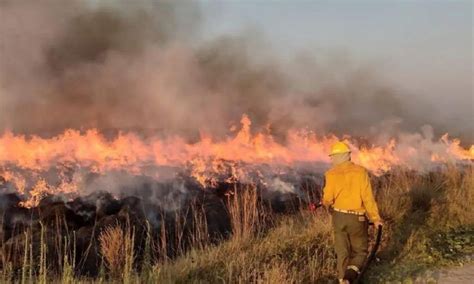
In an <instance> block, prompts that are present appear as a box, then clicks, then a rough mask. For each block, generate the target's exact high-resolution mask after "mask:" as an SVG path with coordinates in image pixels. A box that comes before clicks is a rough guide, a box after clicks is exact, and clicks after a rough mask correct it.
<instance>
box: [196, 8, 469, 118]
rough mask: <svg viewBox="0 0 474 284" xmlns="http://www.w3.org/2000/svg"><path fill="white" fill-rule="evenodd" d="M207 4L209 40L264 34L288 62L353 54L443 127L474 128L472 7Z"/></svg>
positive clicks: (206, 17)
mask: <svg viewBox="0 0 474 284" xmlns="http://www.w3.org/2000/svg"><path fill="white" fill-rule="evenodd" d="M202 2H203V4H202V11H203V13H204V17H203V18H204V21H205V24H204V30H205V31H206V33H207V34H208V35H216V34H229V33H237V32H239V31H242V30H259V31H261V32H262V33H263V35H264V36H265V39H266V40H267V41H269V42H270V43H271V45H272V49H273V50H274V51H276V52H278V53H281V54H282V55H284V56H287V55H292V54H294V53H295V52H298V51H301V50H304V51H306V52H310V53H314V54H318V53H321V52H327V51H330V50H333V51H338V52H343V53H347V54H348V55H349V56H350V57H351V58H353V59H354V60H356V61H360V62H365V63H366V64H372V65H375V66H378V67H377V68H378V70H377V71H378V72H380V74H379V75H380V76H382V77H383V78H384V79H386V80H388V81H389V82H391V83H393V85H394V87H395V88H398V89H399V90H400V93H401V94H403V95H406V96H411V95H414V94H416V95H417V97H420V96H426V98H427V99H428V101H429V102H430V103H431V104H432V105H433V107H435V108H436V109H438V110H440V111H441V112H440V113H436V115H437V116H439V118H440V119H448V120H457V121H459V123H462V124H465V123H474V122H473V121H474V120H473V115H472V112H474V109H473V100H474V98H473V78H474V75H473V67H472V66H473V45H472V43H473V30H472V27H473V20H472V14H473V4H472V1H355V0H354V1H256V0H254V1H225V2H223V1H202ZM445 107H450V108H451V109H452V108H456V109H458V110H459V111H458V112H457V113H456V116H454V115H452V114H446V115H445V114H443V113H442V109H443V108H445Z"/></svg>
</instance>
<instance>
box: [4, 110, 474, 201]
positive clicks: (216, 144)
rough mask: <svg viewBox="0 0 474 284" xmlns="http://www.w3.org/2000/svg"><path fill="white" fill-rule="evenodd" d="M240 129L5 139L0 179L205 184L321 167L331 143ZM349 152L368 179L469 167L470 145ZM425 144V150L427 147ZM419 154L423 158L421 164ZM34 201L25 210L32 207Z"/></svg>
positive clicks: (63, 188)
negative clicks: (227, 176)
mask: <svg viewBox="0 0 474 284" xmlns="http://www.w3.org/2000/svg"><path fill="white" fill-rule="evenodd" d="M241 125H242V126H241V129H240V131H239V132H238V133H237V134H236V135H235V136H234V137H228V138H227V139H225V140H223V141H214V140H213V138H212V137H210V136H204V135H203V136H202V137H201V140H200V141H199V142H197V143H192V144H191V143H187V142H186V141H185V140H184V139H183V138H181V137H168V138H165V139H161V138H148V139H143V138H140V137H139V136H138V135H136V134H134V133H120V134H119V135H118V136H117V137H116V138H115V139H113V140H107V139H106V138H105V137H104V136H103V135H101V134H100V133H99V131H97V130H95V129H92V130H88V131H86V132H85V133H81V132H79V131H77V130H66V131H65V132H64V133H63V134H61V135H59V136H56V137H53V138H48V139H47V138H41V137H38V136H32V137H30V138H27V137H25V136H23V135H14V134H12V133H11V132H6V133H4V134H3V135H2V136H1V137H0V175H1V176H3V177H4V178H5V179H6V180H10V181H15V184H16V186H17V188H18V191H19V192H20V193H24V190H25V182H24V181H22V178H21V176H18V174H15V173H13V172H12V171H8V170H7V169H8V168H11V167H15V168H20V169H24V170H30V171H42V170H45V169H48V168H50V167H57V166H58V165H64V164H70V165H75V166H78V167H87V168H90V169H91V170H92V171H95V172H98V173H101V172H105V171H108V170H125V171H128V172H130V173H132V174H140V173H141V172H142V169H143V168H144V167H146V166H184V165H186V164H187V165H190V167H191V169H192V170H191V174H192V176H194V177H195V178H196V180H197V181H198V182H200V183H201V184H203V185H204V184H206V182H207V183H209V182H210V183H211V184H212V181H210V179H209V174H208V173H209V172H219V171H221V170H222V169H223V165H222V164H221V162H220V161H222V160H227V161H238V162H244V163H249V164H262V163H265V164H278V165H286V166H292V165H294V163H298V162H310V163H314V162H322V163H328V162H329V157H328V155H327V153H328V151H329V148H330V146H331V145H332V144H333V143H334V142H335V141H337V140H338V138H337V137H336V136H333V135H329V136H317V135H316V134H315V133H314V132H311V131H308V130H290V131H289V132H288V133H287V142H286V143H285V145H283V144H280V143H278V142H276V141H275V139H274V137H273V136H271V135H269V134H265V133H257V134H252V133H251V121H250V119H249V118H248V117H247V116H246V115H243V116H242V119H241ZM346 141H347V142H348V143H349V145H350V147H351V149H352V153H353V155H352V158H353V160H354V161H355V162H356V163H358V164H360V165H362V166H364V167H366V168H367V169H369V170H370V171H371V172H373V173H375V174H381V173H383V172H385V171H388V170H390V169H391V168H393V167H396V166H404V167H408V168H415V169H416V167H417V166H419V163H415V162H413V161H414V159H418V160H423V161H424V162H431V163H432V162H460V161H467V162H472V160H474V145H473V146H471V147H470V149H469V150H467V149H464V148H462V147H461V146H460V141H459V140H457V139H452V140H451V139H449V137H448V135H447V134H446V135H444V136H443V137H442V138H441V139H440V141H438V142H432V143H431V144H433V145H435V147H434V146H433V147H432V149H431V148H429V147H428V148H426V149H424V150H423V151H420V150H419V149H418V148H416V147H417V146H419V145H411V146H408V147H401V146H400V145H399V144H397V142H396V140H395V139H392V140H391V141H390V142H389V143H387V144H386V145H372V146H370V147H357V143H356V142H355V141H353V140H352V139H350V138H349V139H347V140H346ZM431 144H430V145H431ZM425 153H429V154H428V156H427V157H424V155H425ZM2 169H3V170H2ZM231 171H233V172H232V176H234V177H236V178H239V177H242V176H243V175H244V173H243V172H241V171H240V172H239V169H238V167H237V166H235V165H234V166H232V167H231ZM75 190H77V188H76V187H75V186H74V181H70V182H64V183H63V184H61V185H60V187H59V188H54V189H51V188H50V187H48V185H47V184H44V181H41V179H39V180H38V182H37V185H35V186H34V187H33V193H32V192H30V195H34V196H39V195H41V194H42V193H45V192H64V193H67V192H74V191H75ZM34 203H35V202H33V201H32V202H31V203H28V204H27V205H33V204H34Z"/></svg>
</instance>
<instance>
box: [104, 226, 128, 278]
mask: <svg viewBox="0 0 474 284" xmlns="http://www.w3.org/2000/svg"><path fill="white" fill-rule="evenodd" d="M99 242H100V252H101V254H102V256H103V258H104V261H105V264H106V266H107V268H108V269H109V271H110V274H111V276H112V277H113V278H117V277H122V278H123V279H124V280H127V279H129V278H130V277H131V274H132V273H131V272H132V270H133V262H134V257H135V256H134V251H133V249H134V248H133V246H134V233H133V231H132V230H131V229H130V228H129V227H127V228H125V229H124V228H122V227H121V226H120V225H115V226H110V227H107V228H105V229H104V230H103V231H102V232H101V234H100V236H99Z"/></svg>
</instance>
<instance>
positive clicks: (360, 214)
mask: <svg viewBox="0 0 474 284" xmlns="http://www.w3.org/2000/svg"><path fill="white" fill-rule="evenodd" d="M333 209H334V211H337V212H341V213H347V214H354V215H358V216H364V215H365V213H364V212H358V211H353V210H344V209H337V208H333Z"/></svg>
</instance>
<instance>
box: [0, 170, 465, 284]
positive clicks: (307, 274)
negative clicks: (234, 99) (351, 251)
mask: <svg viewBox="0 0 474 284" xmlns="http://www.w3.org/2000/svg"><path fill="white" fill-rule="evenodd" d="M373 187H374V191H375V195H376V199H377V202H378V205H379V208H380V211H381V215H382V217H383V218H384V219H385V221H386V226H385V228H384V232H385V233H384V237H383V243H382V246H381V251H380V253H379V255H378V256H379V258H380V259H381V261H380V263H378V264H374V265H373V266H372V268H371V269H369V271H368V272H369V275H368V279H369V281H370V283H377V282H384V281H393V280H397V279H400V277H411V275H416V274H417V273H419V272H420V271H422V270H423V269H425V268H426V267H429V266H433V265H441V264H449V263H450V261H458V258H457V257H460V256H462V254H463V253H469V251H472V253H474V248H473V245H472V242H469V241H467V242H464V241H463V240H464V239H466V238H467V240H469V239H471V240H472V234H474V210H473V208H472V204H474V171H473V167H472V166H469V167H466V168H463V169H459V168H457V167H453V166H449V165H448V166H446V167H445V168H444V169H443V170H442V171H440V172H436V173H427V174H420V173H415V172H411V171H406V170H394V171H392V172H390V173H388V174H386V175H384V176H382V177H374V179H373ZM233 193H234V194H233V195H231V196H229V197H228V198H227V199H226V200H225V203H226V208H227V210H228V216H229V220H230V225H231V229H232V235H231V237H230V238H228V239H224V238H223V239H222V240H221V241H220V242H219V244H216V243H215V241H214V242H213V241H211V238H210V236H209V228H208V223H207V222H208V220H207V218H206V210H205V208H204V206H203V205H202V204H197V203H193V204H192V205H191V207H190V209H189V210H190V211H188V212H184V214H183V215H179V214H176V215H175V220H174V224H173V225H170V224H169V223H167V222H165V220H166V218H169V215H168V217H167V216H165V215H164V214H163V216H162V222H161V225H160V226H159V228H157V227H152V226H151V224H150V223H148V222H147V223H146V224H145V225H144V227H145V228H141V227H137V224H133V223H131V222H130V221H129V220H128V222H126V223H125V224H118V223H117V224H116V225H113V226H108V227H106V228H105V229H103V230H102V231H101V232H100V233H99V235H98V240H97V241H98V243H99V248H100V251H99V252H100V255H101V256H102V258H103V265H104V267H103V268H104V269H102V270H101V271H102V272H101V273H100V274H99V276H97V277H96V278H83V277H80V276H78V275H76V272H77V269H78V264H77V263H76V262H77V261H78V256H77V255H76V251H75V248H76V236H75V233H74V232H66V234H65V235H59V236H55V238H54V241H53V242H48V239H49V238H48V237H50V236H51V234H53V232H54V233H56V234H58V232H60V231H62V232H63V231H64V228H63V229H59V227H56V229H55V230H51V229H50V228H51V227H48V226H46V225H45V224H41V226H40V231H39V232H35V231H34V230H33V229H32V228H28V229H27V230H25V232H24V233H23V234H24V237H23V240H24V242H23V243H21V246H12V247H8V246H6V245H5V244H2V248H1V249H2V257H1V261H2V263H1V277H2V279H1V281H3V282H8V281H10V280H12V279H16V280H17V281H21V283H32V282H35V283H36V282H40V283H46V282H48V281H61V282H64V283H73V282H78V281H86V282H103V281H107V282H117V281H121V282H126V283H132V282H137V283H138V282H140V283H141V282H144V283H215V282H218V283H220V282H230V283H278V282H283V283H314V282H317V281H325V280H331V279H334V276H333V275H334V274H335V254H334V251H333V248H332V246H333V238H332V229H331V222H330V218H331V217H330V215H329V214H328V213H327V212H326V211H325V210H324V209H320V210H319V211H318V212H316V213H312V212H308V211H307V210H304V209H302V210H300V211H299V212H297V213H294V214H291V215H278V216H277V215H272V214H270V212H269V211H268V210H266V209H265V208H264V207H263V206H262V202H260V200H259V194H258V190H257V188H256V187H255V186H246V187H244V188H235V189H234V191H233ZM190 212H192V216H191V219H189V218H188V217H189V216H188V215H189V214H191V213H190ZM190 220H191V221H190ZM188 222H191V224H192V225H191V226H190V224H189V223H188ZM59 223H62V224H64V220H62V219H58V220H57V223H56V226H60V225H59ZM167 226H168V227H167ZM66 227H67V226H66ZM140 230H143V232H144V233H143V234H142V233H141V235H140V236H144V239H143V242H141V241H140V239H138V237H137V236H138V232H139V231H140ZM140 232H142V231H140ZM469 235H470V236H471V237H469ZM35 236H36V237H35ZM458 236H461V237H458ZM466 236H467V237H466ZM92 242H93V240H91V243H92ZM137 244H141V245H139V247H138V250H137ZM51 246H60V247H51ZM459 247H461V248H459ZM453 251H454V252H455V253H454V254H453ZM15 253H16V254H15ZM53 257H54V258H53ZM54 259H57V261H53V260H54ZM17 262H19V263H20V264H19V267H18V265H16V264H15V263H17ZM56 262H58V263H59V264H60V268H61V269H60V270H58V271H55V270H52V269H51V266H52V265H53V264H54V263H56ZM79 263H80V261H79ZM15 267H17V268H15ZM381 275H382V276H381Z"/></svg>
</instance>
